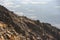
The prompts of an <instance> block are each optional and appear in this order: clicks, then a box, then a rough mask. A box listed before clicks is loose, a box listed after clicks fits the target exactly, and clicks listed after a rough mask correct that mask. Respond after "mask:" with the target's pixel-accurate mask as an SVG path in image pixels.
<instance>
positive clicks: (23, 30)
mask: <svg viewBox="0 0 60 40" xmlns="http://www.w3.org/2000/svg"><path fill="white" fill-rule="evenodd" d="M0 40H60V29H57V28H56V27H54V26H52V25H51V24H49V23H41V22H40V21H39V20H31V19H29V18H27V17H25V16H18V15H16V14H15V13H14V12H11V11H9V10H8V9H7V8H5V7H3V6H1V5H0Z"/></svg>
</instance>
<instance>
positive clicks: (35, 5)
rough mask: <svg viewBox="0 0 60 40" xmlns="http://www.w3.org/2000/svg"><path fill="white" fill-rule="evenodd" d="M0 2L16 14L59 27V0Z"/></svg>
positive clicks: (3, 0) (6, 0)
mask: <svg viewBox="0 0 60 40" xmlns="http://www.w3.org/2000/svg"><path fill="white" fill-rule="evenodd" d="M0 4H1V5H3V6H5V7H6V8H8V9H9V10H11V11H14V12H15V13H16V14H18V15H25V16H27V17H29V18H31V19H38V20H40V21H41V22H47V23H51V24H52V25H55V26H57V27H58V28H60V18H59V17H60V0H0Z"/></svg>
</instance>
